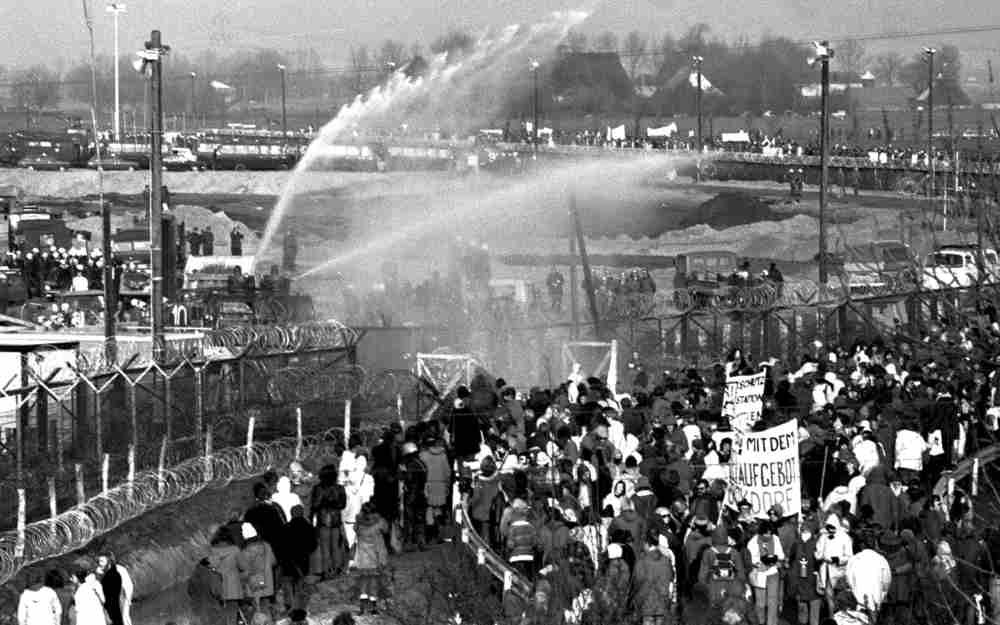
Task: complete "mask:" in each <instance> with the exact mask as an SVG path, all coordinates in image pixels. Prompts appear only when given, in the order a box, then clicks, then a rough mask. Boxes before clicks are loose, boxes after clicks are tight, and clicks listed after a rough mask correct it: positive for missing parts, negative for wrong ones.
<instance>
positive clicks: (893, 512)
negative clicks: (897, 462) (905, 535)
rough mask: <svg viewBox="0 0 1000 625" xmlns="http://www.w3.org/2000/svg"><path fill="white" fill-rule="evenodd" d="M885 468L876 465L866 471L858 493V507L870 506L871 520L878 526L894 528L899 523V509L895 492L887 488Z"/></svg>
mask: <svg viewBox="0 0 1000 625" xmlns="http://www.w3.org/2000/svg"><path fill="white" fill-rule="evenodd" d="M888 481H889V480H888V479H887V478H886V470H885V469H884V468H883V467H881V466H877V467H875V468H873V469H872V470H871V471H870V472H869V473H868V478H867V480H866V483H865V487H864V488H862V489H861V492H860V493H859V494H858V509H859V510H860V509H862V508H864V507H865V506H866V505H867V506H871V508H872V511H873V515H872V519H871V522H872V523H874V524H877V525H879V526H880V527H884V528H890V529H895V528H896V527H897V525H898V524H899V512H900V511H899V510H898V509H897V507H898V503H897V500H896V495H895V493H893V492H892V489H891V488H889V484H888Z"/></svg>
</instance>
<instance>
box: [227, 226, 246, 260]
mask: <svg viewBox="0 0 1000 625" xmlns="http://www.w3.org/2000/svg"><path fill="white" fill-rule="evenodd" d="M229 253H230V254H232V255H233V256H243V233H242V232H240V231H239V229H238V228H233V229H232V231H231V232H230V233H229Z"/></svg>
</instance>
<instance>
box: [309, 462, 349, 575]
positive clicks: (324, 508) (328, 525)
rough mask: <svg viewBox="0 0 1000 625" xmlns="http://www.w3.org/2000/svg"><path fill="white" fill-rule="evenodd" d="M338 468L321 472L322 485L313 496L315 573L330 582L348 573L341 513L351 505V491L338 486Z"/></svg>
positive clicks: (320, 480)
mask: <svg viewBox="0 0 1000 625" xmlns="http://www.w3.org/2000/svg"><path fill="white" fill-rule="evenodd" d="M337 477H338V470H337V466H336V465H332V464H329V465H326V466H324V467H323V468H322V469H320V471H319V483H318V484H316V485H315V486H313V489H312V493H311V494H310V495H309V501H310V503H311V506H310V513H311V517H312V519H311V520H312V524H313V526H314V527H315V528H316V538H317V547H318V548H317V549H316V551H315V552H314V553H315V554H316V556H315V557H314V558H313V559H312V561H311V564H312V566H311V567H310V568H312V572H313V573H314V574H316V575H319V576H320V577H322V578H323V579H330V578H333V577H336V576H337V575H340V574H341V573H342V572H343V571H344V565H345V562H346V558H345V556H344V546H343V545H344V533H343V527H342V526H341V513H342V512H343V510H344V507H345V506H346V505H347V492H346V491H345V490H344V487H343V486H342V485H341V484H340V483H338V481H337Z"/></svg>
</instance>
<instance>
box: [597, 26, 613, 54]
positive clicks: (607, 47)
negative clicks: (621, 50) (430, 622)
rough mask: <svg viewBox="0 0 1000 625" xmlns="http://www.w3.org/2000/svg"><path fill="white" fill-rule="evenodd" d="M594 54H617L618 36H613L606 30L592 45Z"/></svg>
mask: <svg viewBox="0 0 1000 625" xmlns="http://www.w3.org/2000/svg"><path fill="white" fill-rule="evenodd" d="M594 51H595V52H617V51H618V35H616V34H614V33H613V32H611V31H610V30H606V31H604V32H603V33H601V34H600V35H598V36H597V41H596V42H595V45H594Z"/></svg>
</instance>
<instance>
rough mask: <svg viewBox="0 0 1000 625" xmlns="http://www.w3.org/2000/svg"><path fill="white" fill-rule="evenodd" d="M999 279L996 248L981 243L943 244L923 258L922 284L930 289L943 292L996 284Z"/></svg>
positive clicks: (999, 272)
mask: <svg viewBox="0 0 1000 625" xmlns="http://www.w3.org/2000/svg"><path fill="white" fill-rule="evenodd" d="M980 255H982V258H980ZM980 262H981V263H982V276H981V275H980ZM998 279H1000V260H998V255H997V252H996V250H994V249H990V248H980V247H979V246H978V245H943V246H939V247H938V248H937V249H935V250H934V251H933V252H931V253H930V254H928V255H927V258H926V259H925V260H924V266H923V269H922V274H921V286H922V287H923V288H924V289H925V290H928V291H940V290H942V289H952V288H968V287H971V286H975V285H977V284H983V283H986V284H990V283H996V282H997V281H998Z"/></svg>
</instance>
